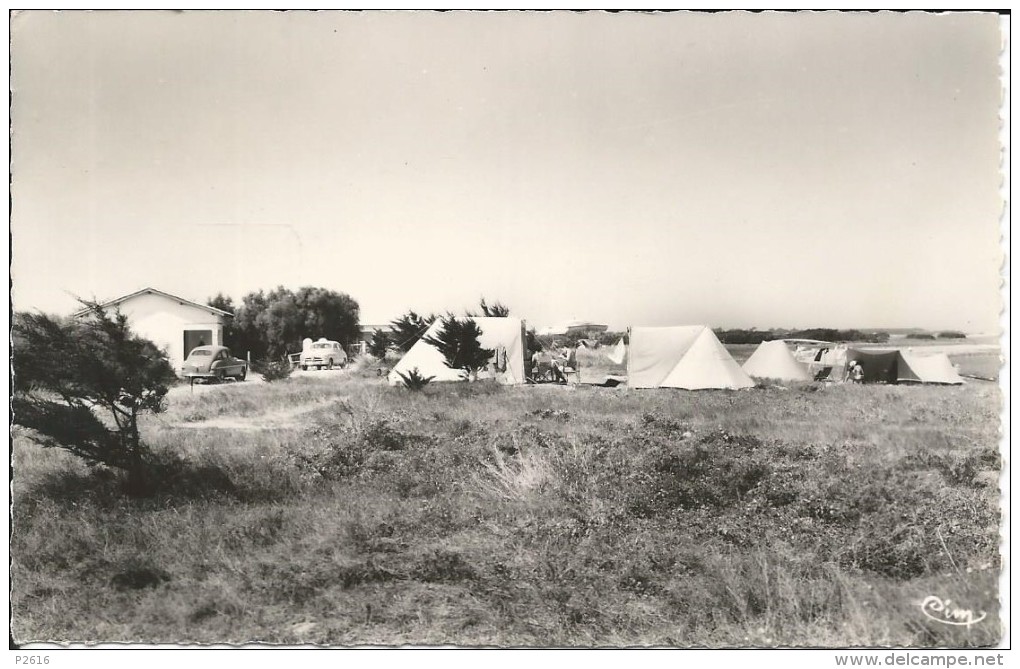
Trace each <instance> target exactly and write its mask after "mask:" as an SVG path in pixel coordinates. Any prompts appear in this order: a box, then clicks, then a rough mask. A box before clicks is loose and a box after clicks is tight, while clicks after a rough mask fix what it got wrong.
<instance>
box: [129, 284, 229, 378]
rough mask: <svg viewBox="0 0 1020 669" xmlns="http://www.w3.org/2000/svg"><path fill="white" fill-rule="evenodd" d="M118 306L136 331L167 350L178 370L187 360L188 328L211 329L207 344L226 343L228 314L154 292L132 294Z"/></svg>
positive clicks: (175, 369)
mask: <svg viewBox="0 0 1020 669" xmlns="http://www.w3.org/2000/svg"><path fill="white" fill-rule="evenodd" d="M117 308H118V309H119V310H120V312H121V313H122V314H124V315H125V316H127V317H128V323H129V324H130V325H131V329H132V330H133V331H134V332H135V333H137V334H139V335H141V336H142V337H145V338H146V339H151V340H152V341H153V342H155V344H156V346H158V347H160V348H161V349H163V350H164V351H165V352H166V354H167V357H168V358H169V359H170V364H171V365H172V366H173V368H174V371H176V372H178V373H179V372H180V371H181V366H182V365H183V364H184V357H185V352H184V331H185V330H209V331H210V333H211V339H212V340H211V341H207V342H206V344H210V345H212V344H218V345H223V323H224V321H225V320H226V318H227V317H226V316H221V315H219V314H214V313H212V312H209V311H206V310H205V309H200V308H198V307H193V306H191V305H188V304H181V303H180V302H178V301H177V300H173V299H170V298H167V297H164V296H162V295H154V294H142V295H138V296H136V297H132V298H130V299H128V300H125V301H124V302H121V303H120V304H119V305H117Z"/></svg>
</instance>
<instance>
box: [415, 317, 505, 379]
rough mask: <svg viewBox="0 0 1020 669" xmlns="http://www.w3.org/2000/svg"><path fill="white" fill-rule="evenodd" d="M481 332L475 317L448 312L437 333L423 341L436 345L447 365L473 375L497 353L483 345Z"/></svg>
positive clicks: (466, 374)
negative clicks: (464, 316)
mask: <svg viewBox="0 0 1020 669" xmlns="http://www.w3.org/2000/svg"><path fill="white" fill-rule="evenodd" d="M481 334H482V330H481V328H480V327H478V323H476V322H475V321H474V319H472V318H461V319H458V318H457V317H455V316H454V315H453V314H448V315H447V316H445V317H443V319H442V325H441V326H440V328H439V331H438V332H436V334H435V335H428V336H426V337H425V338H424V340H423V341H425V343H427V344H431V345H432V346H435V347H436V349H438V350H439V352H440V353H442V354H443V358H444V362H445V363H446V366H447V367H449V368H450V369H459V370H461V371H462V372H463V374H464V376H468V377H473V376H474V375H476V374H477V373H478V371H479V370H481V369H484V368H485V367H486V365H488V364H489V360H491V359H492V356H493V355H495V351H493V350H492V349H487V348H483V347H482V345H481V343H480V340H479V337H481Z"/></svg>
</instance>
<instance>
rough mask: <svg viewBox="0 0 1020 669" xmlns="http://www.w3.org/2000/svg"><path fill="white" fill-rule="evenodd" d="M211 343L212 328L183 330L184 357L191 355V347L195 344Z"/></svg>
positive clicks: (204, 344)
mask: <svg viewBox="0 0 1020 669" xmlns="http://www.w3.org/2000/svg"><path fill="white" fill-rule="evenodd" d="M212 343H213V340H212V330H185V331H184V358H185V359H187V357H188V356H189V355H191V349H193V348H195V347H196V346H209V345H210V344H212Z"/></svg>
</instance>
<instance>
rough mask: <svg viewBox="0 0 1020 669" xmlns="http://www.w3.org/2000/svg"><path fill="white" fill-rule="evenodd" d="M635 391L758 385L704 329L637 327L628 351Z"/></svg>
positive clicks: (629, 379) (629, 374)
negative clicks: (636, 389)
mask: <svg viewBox="0 0 1020 669" xmlns="http://www.w3.org/2000/svg"><path fill="white" fill-rule="evenodd" d="M627 385H628V386H629V387H631V388H685V389H687V390H700V389H705V388H751V387H752V386H754V381H752V380H751V378H750V377H749V376H748V375H747V374H745V373H744V370H742V369H740V365H738V364H737V362H736V361H735V360H734V359H733V357H732V356H730V354H729V352H728V351H727V350H726V349H725V348H724V347H723V345H722V344H721V343H719V339H718V338H717V337H716V336H715V333H714V332H712V329H711V328H709V327H707V326H704V325H683V326H678V327H659V328H655V327H635V328H631V331H630V349H629V350H628V351H627Z"/></svg>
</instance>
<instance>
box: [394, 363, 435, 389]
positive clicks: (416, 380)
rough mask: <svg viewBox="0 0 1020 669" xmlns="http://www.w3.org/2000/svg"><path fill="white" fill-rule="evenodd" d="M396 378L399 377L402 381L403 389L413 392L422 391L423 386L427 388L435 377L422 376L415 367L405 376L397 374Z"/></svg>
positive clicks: (400, 373)
mask: <svg viewBox="0 0 1020 669" xmlns="http://www.w3.org/2000/svg"><path fill="white" fill-rule="evenodd" d="M397 376H399V377H400V380H401V381H403V383H404V387H405V388H407V389H408V390H413V391H415V392H417V391H419V390H424V389H425V386H427V385H428V384H429V383H431V382H432V380H433V379H434V378H436V377H435V376H423V375H422V374H421V372H419V371H418V368H417V367H415V368H414V369H412V370H411V371H409V372H408V373H407V374H404V373H403V372H397Z"/></svg>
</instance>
